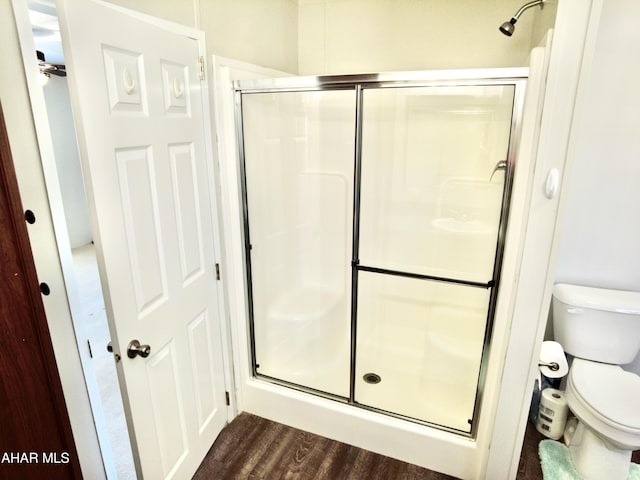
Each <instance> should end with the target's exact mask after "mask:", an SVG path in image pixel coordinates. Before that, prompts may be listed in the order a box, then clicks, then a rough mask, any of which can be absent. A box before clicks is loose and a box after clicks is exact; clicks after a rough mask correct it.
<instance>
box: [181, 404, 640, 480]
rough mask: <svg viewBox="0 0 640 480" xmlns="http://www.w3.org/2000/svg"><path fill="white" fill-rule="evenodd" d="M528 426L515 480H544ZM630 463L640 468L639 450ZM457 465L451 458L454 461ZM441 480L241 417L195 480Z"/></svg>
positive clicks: (534, 435) (366, 453)
mask: <svg viewBox="0 0 640 480" xmlns="http://www.w3.org/2000/svg"><path fill="white" fill-rule="evenodd" d="M544 438H546V437H544V436H543V435H542V434H540V433H538V431H537V430H536V429H535V426H534V425H532V424H531V423H530V422H528V423H527V431H526V434H525V440H524V444H523V446H522V454H521V456H520V463H519V466H518V474H517V480H542V469H541V468H540V459H539V457H538V444H539V443H540V440H543V439H544ZM632 460H633V462H635V463H640V450H639V451H636V452H634V454H633V458H632ZM452 461H455V459H452ZM246 479H255V480H259V479H265V480H284V479H292V480H445V479H454V477H451V476H449V475H444V474H442V473H438V472H433V471H431V470H427V469H424V468H421V467H418V466H416V465H411V464H408V463H404V462H401V461H399V460H395V459H393V458H389V457H385V456H383V455H378V454H376V453H373V452H369V451H367V450H362V449H360V448H357V447H353V446H351V445H347V444H344V443H340V442H336V441H334V440H329V439H328V438H324V437H321V436H318V435H314V434H312V433H309V432H304V431H302V430H297V429H295V428H291V427H287V426H286V425H282V424H279V423H276V422H272V421H270V420H266V419H264V418H261V417H256V416H255V415H251V414H248V413H242V414H240V415H239V416H238V417H236V418H235V419H234V420H233V422H231V423H230V424H229V425H228V426H227V427H226V428H225V429H224V430H223V431H222V433H221V434H220V436H219V437H218V439H217V440H216V442H215V443H214V444H213V447H211V450H210V451H209V453H208V454H207V456H206V458H205V459H204V461H203V463H202V465H201V466H200V468H199V469H198V471H197V472H196V474H195V476H194V477H193V480H246Z"/></svg>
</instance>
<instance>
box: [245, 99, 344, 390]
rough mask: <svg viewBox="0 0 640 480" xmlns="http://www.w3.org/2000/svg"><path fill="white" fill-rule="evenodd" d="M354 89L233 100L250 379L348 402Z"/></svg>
mask: <svg viewBox="0 0 640 480" xmlns="http://www.w3.org/2000/svg"><path fill="white" fill-rule="evenodd" d="M354 105H355V93H354V90H353V89H352V90H328V91H306V92H277V93H251V94H245V95H242V115H243V129H244V168H245V179H246V188H245V190H246V201H247V205H246V207H247V223H248V224H247V226H246V228H247V231H246V236H247V239H246V240H247V246H246V248H247V252H248V254H249V255H250V259H249V261H248V262H247V263H248V267H249V269H250V271H249V275H250V279H249V285H250V289H251V296H252V302H251V308H252V320H253V321H252V327H253V341H254V345H253V348H254V355H253V361H254V371H255V373H256V374H257V375H259V376H263V377H268V378H271V379H276V380H279V381H284V382H287V383H291V384H295V385H300V386H303V387H306V388H311V389H314V390H318V391H321V392H324V393H328V394H331V395H337V396H340V397H348V396H349V358H350V357H349V338H350V316H351V265H350V257H351V244H352V234H351V230H352V229H351V212H352V204H353V165H354V163H353V151H354V135H353V132H354V129H355V115H354Z"/></svg>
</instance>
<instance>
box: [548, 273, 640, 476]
mask: <svg viewBox="0 0 640 480" xmlns="http://www.w3.org/2000/svg"><path fill="white" fill-rule="evenodd" d="M553 333H554V338H555V340H556V341H557V342H559V343H560V344H561V345H562V346H563V347H564V350H565V351H566V352H567V353H569V354H570V355H572V356H574V357H575V358H574V360H573V363H572V365H571V368H570V370H569V374H568V380H567V389H566V392H565V395H566V398H567V403H568V405H569V409H570V410H571V411H572V412H573V413H574V415H575V416H576V417H577V418H578V425H577V428H576V430H575V433H574V434H573V436H572V438H571V440H570V443H569V451H570V453H571V460H572V462H573V464H574V466H575V468H576V470H577V471H578V472H579V473H580V474H581V475H582V476H583V477H584V479H585V480H602V479H607V480H626V479H627V477H628V472H629V464H630V462H631V452H632V451H633V450H638V449H640V376H638V375H635V374H633V373H630V372H626V371H624V370H623V369H622V368H621V367H619V365H624V364H627V363H630V362H632V361H633V360H634V358H635V357H636V355H637V354H638V352H639V351H640V292H627V291H621V290H606V289H601V288H593V287H583V286H577V285H568V284H556V285H555V286H554V288H553Z"/></svg>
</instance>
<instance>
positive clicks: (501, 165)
mask: <svg viewBox="0 0 640 480" xmlns="http://www.w3.org/2000/svg"><path fill="white" fill-rule="evenodd" d="M506 169H507V161H506V160H500V161H499V162H498V163H496V166H495V167H494V168H493V172H491V176H490V177H489V181H491V180H493V176H494V175H495V174H496V172H497V171H498V170H506Z"/></svg>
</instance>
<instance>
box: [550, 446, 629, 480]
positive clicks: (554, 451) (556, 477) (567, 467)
mask: <svg viewBox="0 0 640 480" xmlns="http://www.w3.org/2000/svg"><path fill="white" fill-rule="evenodd" d="M538 453H539V455H540V463H541V464H542V476H543V478H544V480H582V477H581V476H580V474H579V473H578V472H577V471H576V469H575V468H574V466H573V464H572V463H571V458H570V456H569V449H568V448H567V447H565V446H564V444H562V443H560V442H556V441H555V440H542V441H541V442H540V445H538ZM629 480H640V465H637V464H635V463H632V464H631V468H630V469H629Z"/></svg>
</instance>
